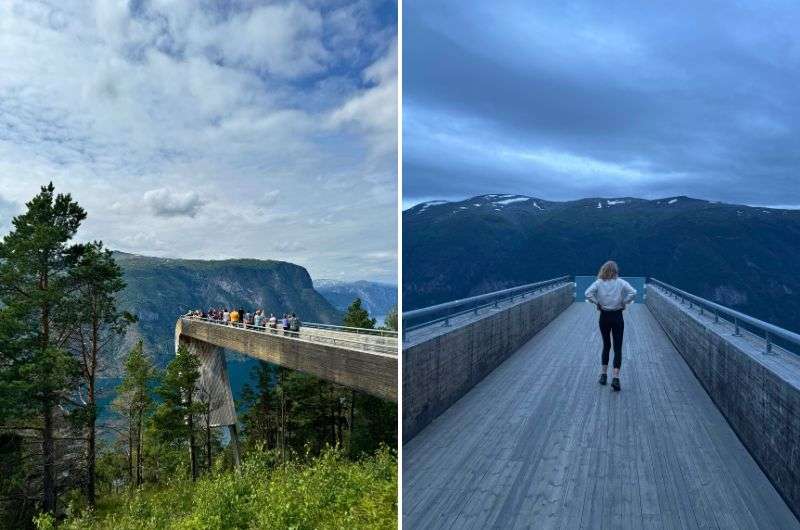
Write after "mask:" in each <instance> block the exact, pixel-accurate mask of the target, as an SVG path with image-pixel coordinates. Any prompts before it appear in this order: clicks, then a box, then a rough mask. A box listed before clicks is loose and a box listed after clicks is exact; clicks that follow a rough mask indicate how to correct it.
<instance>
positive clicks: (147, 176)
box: [0, 0, 397, 282]
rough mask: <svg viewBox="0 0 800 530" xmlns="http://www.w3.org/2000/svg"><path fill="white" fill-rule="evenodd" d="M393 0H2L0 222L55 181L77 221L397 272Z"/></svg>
mask: <svg viewBox="0 0 800 530" xmlns="http://www.w3.org/2000/svg"><path fill="white" fill-rule="evenodd" d="M396 9H397V6H396V3H395V2H391V1H390V2H380V1H361V0H326V1H324V2H323V1H318V0H290V1H264V2H260V1H248V0H239V1H230V2H211V1H205V2H184V1H178V0H141V1H129V2H126V1H118V0H114V1H111V0H105V1H104V0H98V1H92V2H90V1H79V0H71V1H55V0H53V1H49V2H47V1H31V0H25V1H21V0H20V1H18V0H9V1H5V2H3V3H2V4H0V233H2V232H4V231H5V230H7V229H8V226H9V225H8V222H9V219H10V216H11V215H13V214H14V213H17V212H19V211H20V209H21V208H22V205H23V204H24V202H25V201H26V200H28V199H29V198H30V197H31V196H33V195H34V194H35V193H36V192H37V191H38V188H39V186H40V185H42V184H45V183H47V182H48V181H50V180H52V181H53V182H54V183H55V185H56V187H57V189H58V190H60V191H69V192H71V193H72V194H73V196H75V197H76V198H77V200H78V201H79V202H80V203H81V204H82V205H83V206H84V207H85V208H86V209H87V211H88V212H89V218H88V220H87V221H86V223H85V225H84V229H83V230H82V232H81V234H80V237H81V238H82V239H87V240H88V239H102V240H104V241H105V242H106V244H107V245H108V246H110V247H112V248H115V249H119V250H124V251H128V252H136V253H141V254H148V255H157V256H174V257H186V258H207V259H219V258H227V257H253V258H269V259H283V260H288V261H292V262H295V263H298V264H300V265H303V266H305V267H307V268H308V269H309V272H310V273H311V275H312V277H314V278H335V279H345V280H354V279H368V280H382V281H392V282H394V281H395V279H396V259H397V256H396V245H397V238H396V233H395V232H396V214H395V212H396V202H397V201H396V193H397V183H396V182H397V170H396V168H397V145H396V136H397V127H396V120H397V105H396V102H397V72H396V70H397V60H396V55H397V30H396V27H397V16H396Z"/></svg>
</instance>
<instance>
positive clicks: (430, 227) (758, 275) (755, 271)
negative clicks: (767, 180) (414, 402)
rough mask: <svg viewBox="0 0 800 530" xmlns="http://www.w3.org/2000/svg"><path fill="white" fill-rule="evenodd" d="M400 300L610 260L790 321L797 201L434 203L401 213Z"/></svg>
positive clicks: (798, 320) (419, 302)
mask: <svg viewBox="0 0 800 530" xmlns="http://www.w3.org/2000/svg"><path fill="white" fill-rule="evenodd" d="M403 234H404V237H403V245H404V248H403V279H404V285H403V295H404V299H403V300H404V309H405V310H409V309H414V308H418V307H424V306H428V305H431V304H435V303H439V302H443V301H447V300H452V299H455V298H459V297H464V296H470V295H475V294H479V293H483V292H489V291H493V290H496V289H500V288H504V287H509V286H513V285H518V284H522V283H527V282H533V281H536V280H543V279H547V278H552V277H555V276H560V275H563V274H595V273H596V271H597V269H598V268H599V266H600V264H602V262H603V261H605V260H606V259H616V260H617V261H618V262H619V264H620V267H621V269H622V273H623V274H625V275H630V276H635V275H641V276H651V277H656V278H659V279H661V280H663V281H665V282H668V283H671V284H673V285H676V286H678V287H680V288H682V289H684V290H687V291H690V292H693V293H696V294H698V295H700V296H703V297H706V298H709V299H711V300H715V301H717V302H719V303H722V304H724V305H727V306H730V307H733V308H735V309H738V310H740V311H743V312H745V313H748V314H751V315H753V316H756V317H758V318H761V319H764V320H768V321H770V322H774V323H776V324H778V325H781V326H784V327H787V328H790V329H793V330H795V331H797V330H800V274H798V272H799V270H800V211H796V210H778V209H768V208H755V207H748V206H741V205H734V204H721V203H712V202H708V201H703V200H697V199H691V198H688V197H670V198H665V199H659V200H644V199H635V198H630V197H624V198H617V199H606V198H590V199H582V200H577V201H568V202H551V201H544V200H540V199H536V198H532V197H526V196H522V195H484V196H479V197H473V198H471V199H467V200H465V201H460V202H445V201H434V202H431V203H423V204H419V205H417V206H414V207H413V208H410V209H408V210H406V211H404V212H403Z"/></svg>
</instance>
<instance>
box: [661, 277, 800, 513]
mask: <svg viewBox="0 0 800 530" xmlns="http://www.w3.org/2000/svg"><path fill="white" fill-rule="evenodd" d="M647 306H648V307H649V308H650V311H651V312H652V313H653V315H654V316H655V317H656V319H658V321H659V323H660V324H661V326H662V327H663V328H664V331H665V332H666V333H667V335H668V336H669V337H670V339H671V340H672V342H673V343H674V344H675V347H676V349H677V350H678V351H679V352H680V353H681V355H682V356H683V358H684V359H685V360H686V362H687V364H688V365H689V367H690V368H691V369H692V371H694V373H695V375H696V376H697V378H698V379H699V380H700V382H701V383H702V385H703V387H704V388H705V389H706V392H708V394H709V395H710V396H711V398H712V399H713V400H714V402H715V403H716V405H717V407H718V408H719V409H720V411H721V412H722V414H723V415H724V416H725V418H726V419H727V420H728V423H729V424H730V425H731V427H732V428H733V430H734V431H735V432H736V434H737V435H738V436H739V439H741V441H742V443H743V444H744V445H745V447H747V449H748V450H749V452H750V454H751V455H752V456H753V458H754V459H755V460H756V462H758V464H759V465H760V466H761V468H762V469H763V470H764V472H765V473H766V475H767V476H768V477H769V479H770V480H771V481H772V483H773V484H774V485H775V488H776V489H777V490H778V491H779V492H780V494H781V495H782V496H783V498H784V499H785V500H786V502H787V504H788V505H789V507H790V508H791V509H792V510H793V511H794V513H795V514H797V515H800V363H798V362H797V359H795V358H793V357H790V356H791V355H792V354H787V353H783V354H782V355H781V356H771V355H770V356H767V355H765V354H764V353H763V345H761V344H757V343H755V342H754V341H752V340H748V339H747V338H745V337H735V336H732V332H731V330H730V329H729V328H724V327H723V326H721V325H718V324H714V323H713V317H708V316H706V317H701V316H699V315H698V312H697V309H696V308H695V309H693V310H690V309H688V305H680V303H679V302H678V301H676V300H674V299H673V298H671V297H668V296H665V295H664V294H663V293H661V292H660V291H659V290H657V289H655V288H652V287H650V286H648V293H647Z"/></svg>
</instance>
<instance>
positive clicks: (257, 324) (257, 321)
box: [253, 309, 264, 328]
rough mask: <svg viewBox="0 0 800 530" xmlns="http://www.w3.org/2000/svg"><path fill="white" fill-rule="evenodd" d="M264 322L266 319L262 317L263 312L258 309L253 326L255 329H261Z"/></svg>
mask: <svg viewBox="0 0 800 530" xmlns="http://www.w3.org/2000/svg"><path fill="white" fill-rule="evenodd" d="M263 320H264V317H263V316H262V315H261V310H260V309H256V314H255V315H253V325H254V326H255V327H257V328H260V327H261V326H262V321H263Z"/></svg>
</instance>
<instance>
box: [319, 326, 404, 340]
mask: <svg viewBox="0 0 800 530" xmlns="http://www.w3.org/2000/svg"><path fill="white" fill-rule="evenodd" d="M303 327H306V328H315V329H329V330H331V331H343V332H347V333H355V334H356V335H375V336H380V337H395V338H396V337H397V332H396V331H392V330H391V329H370V328H354V327H352V326H335V325H333V324H318V323H316V322H304V323H303Z"/></svg>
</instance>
